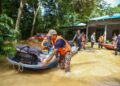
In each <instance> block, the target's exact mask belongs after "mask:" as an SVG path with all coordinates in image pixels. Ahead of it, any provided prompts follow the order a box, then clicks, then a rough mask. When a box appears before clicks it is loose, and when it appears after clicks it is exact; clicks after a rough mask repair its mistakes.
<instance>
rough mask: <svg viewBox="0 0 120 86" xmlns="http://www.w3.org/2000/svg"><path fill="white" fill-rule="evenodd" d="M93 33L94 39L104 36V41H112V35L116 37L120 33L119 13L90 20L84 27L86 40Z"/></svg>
mask: <svg viewBox="0 0 120 86" xmlns="http://www.w3.org/2000/svg"><path fill="white" fill-rule="evenodd" d="M93 32H96V39H98V37H99V36H100V35H101V34H104V35H105V40H112V36H113V34H114V33H115V34H117V35H118V33H120V13H116V14H113V15H112V16H109V15H107V16H101V17H96V18H92V19H90V21H89V22H88V23H87V26H86V36H87V37H88V39H90V35H91V34H92V33H93Z"/></svg>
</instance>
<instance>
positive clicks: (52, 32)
mask: <svg viewBox="0 0 120 86" xmlns="http://www.w3.org/2000/svg"><path fill="white" fill-rule="evenodd" d="M48 34H49V35H54V34H55V35H57V31H56V30H54V29H50V30H49V32H48Z"/></svg>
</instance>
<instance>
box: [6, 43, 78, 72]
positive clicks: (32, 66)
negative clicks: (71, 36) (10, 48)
mask: <svg viewBox="0 0 120 86" xmlns="http://www.w3.org/2000/svg"><path fill="white" fill-rule="evenodd" d="M23 47H26V46H23V45H22V46H18V47H17V48H16V49H17V50H19V49H20V48H23ZM25 49H26V48H24V49H22V51H23V52H24V51H26V50H25ZM77 51H78V48H77V47H75V46H74V47H72V50H71V54H72V55H74V54H76V53H77ZM29 52H32V53H33V54H35V55H37V57H38V58H37V60H35V62H33V63H32V64H26V63H22V62H20V61H19V60H17V59H16V57H12V56H9V57H7V60H8V62H9V63H11V64H12V65H13V67H15V66H17V68H18V71H19V72H23V71H24V69H34V70H40V69H49V68H53V67H56V66H57V64H58V61H57V59H56V56H54V57H53V58H52V60H51V61H50V62H49V63H47V64H45V65H44V64H43V63H42V62H41V61H40V60H41V59H45V58H47V57H49V53H44V52H41V51H40V50H38V49H36V48H31V49H29Z"/></svg>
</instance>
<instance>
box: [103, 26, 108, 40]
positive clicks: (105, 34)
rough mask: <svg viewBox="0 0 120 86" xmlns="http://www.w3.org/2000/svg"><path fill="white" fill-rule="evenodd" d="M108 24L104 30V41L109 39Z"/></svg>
mask: <svg viewBox="0 0 120 86" xmlns="http://www.w3.org/2000/svg"><path fill="white" fill-rule="evenodd" d="M107 27H108V26H107V24H106V25H105V30H104V42H106V40H107Z"/></svg>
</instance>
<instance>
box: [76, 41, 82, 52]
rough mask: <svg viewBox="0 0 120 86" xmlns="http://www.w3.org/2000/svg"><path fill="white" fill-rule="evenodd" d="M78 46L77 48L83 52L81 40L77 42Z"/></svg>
mask: <svg viewBox="0 0 120 86" xmlns="http://www.w3.org/2000/svg"><path fill="white" fill-rule="evenodd" d="M76 44H77V47H79V50H81V46H82V45H81V40H77V43H76Z"/></svg>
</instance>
